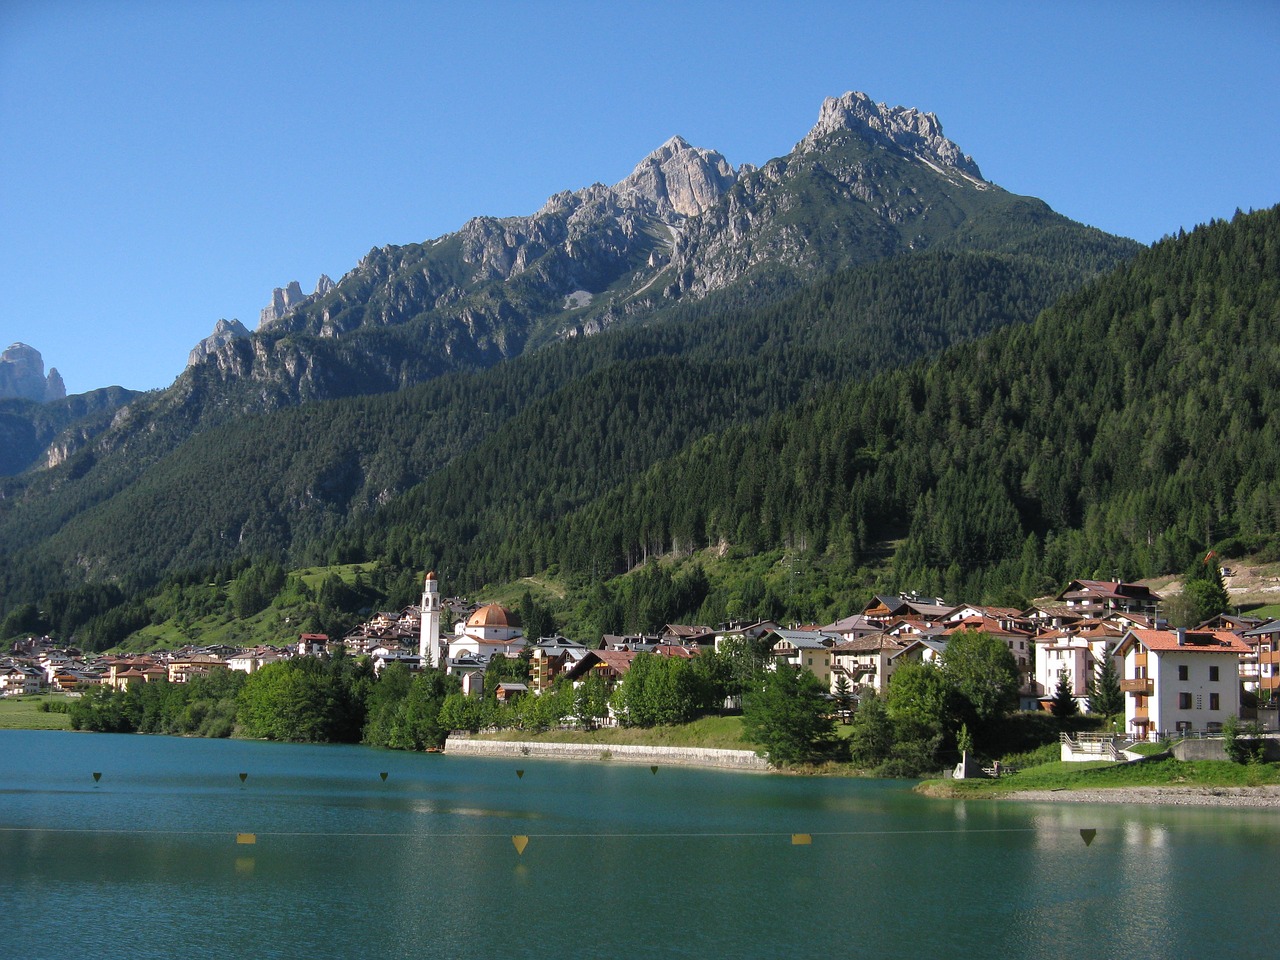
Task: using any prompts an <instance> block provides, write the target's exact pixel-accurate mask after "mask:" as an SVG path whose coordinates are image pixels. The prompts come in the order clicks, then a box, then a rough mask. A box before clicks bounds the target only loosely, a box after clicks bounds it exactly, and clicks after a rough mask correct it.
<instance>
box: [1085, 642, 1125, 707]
mask: <svg viewBox="0 0 1280 960" xmlns="http://www.w3.org/2000/svg"><path fill="white" fill-rule="evenodd" d="M1123 711H1124V694H1123V693H1122V692H1121V690H1120V675H1119V674H1118V673H1117V672H1116V664H1115V661H1114V660H1113V659H1112V658H1111V657H1110V656H1104V657H1103V659H1102V669H1101V670H1100V671H1099V672H1098V674H1097V675H1096V676H1095V677H1094V678H1093V679H1092V680H1091V681H1090V682H1089V712H1090V713H1096V714H1101V715H1103V716H1107V717H1110V716H1114V715H1115V714H1118V713H1121V712H1123Z"/></svg>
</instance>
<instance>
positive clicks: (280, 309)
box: [258, 273, 337, 330]
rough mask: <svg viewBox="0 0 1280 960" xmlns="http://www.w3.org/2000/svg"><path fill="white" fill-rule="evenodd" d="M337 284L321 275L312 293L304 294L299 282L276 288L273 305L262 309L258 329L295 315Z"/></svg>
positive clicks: (273, 293)
mask: <svg viewBox="0 0 1280 960" xmlns="http://www.w3.org/2000/svg"><path fill="white" fill-rule="evenodd" d="M335 286H337V284H335V283H334V282H333V281H332V280H330V279H329V277H328V276H326V275H325V274H323V273H322V274H320V279H319V280H317V281H316V288H315V290H314V291H312V292H311V293H303V292H302V285H301V284H299V283H298V281H297V280H291V281H289V285H288V286H286V287H276V288H275V289H274V290H272V291H271V303H270V304H269V305H268V306H266V307H263V308H262V313H261V314H259V316H258V329H259V330H265V329H266V328H267V327H269V326H271V324H273V323H275V322H276V321H277V320H281V319H283V318H284V317H287V316H288V315H289V314H291V313H293V312H294V311H295V310H297V309H298V308H299V307H302V306H305V305H306V304H308V303H311V302H312V301H313V300H319V299H320V298H321V297H323V296H324V295H325V294H327V293H328V292H329V291H330V290H332V289H333V288H334V287H335Z"/></svg>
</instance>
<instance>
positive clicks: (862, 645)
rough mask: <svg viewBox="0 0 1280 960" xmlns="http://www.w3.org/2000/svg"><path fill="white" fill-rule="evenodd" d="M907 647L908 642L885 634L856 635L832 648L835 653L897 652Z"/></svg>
mask: <svg viewBox="0 0 1280 960" xmlns="http://www.w3.org/2000/svg"><path fill="white" fill-rule="evenodd" d="M905 647H906V642H905V641H903V640H898V639H897V638H895V637H890V636H886V635H884V634H876V635H875V636H873V637H855V638H854V639H852V640H841V641H840V642H839V643H837V644H836V645H835V646H834V647H832V648H831V650H832V652H833V653H879V652H880V651H881V650H892V651H894V652H897V651H899V650H902V649H904V648H905Z"/></svg>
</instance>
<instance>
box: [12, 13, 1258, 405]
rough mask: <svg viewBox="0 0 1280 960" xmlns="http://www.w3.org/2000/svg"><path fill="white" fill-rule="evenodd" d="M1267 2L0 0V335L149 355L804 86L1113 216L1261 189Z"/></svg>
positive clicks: (164, 368)
mask: <svg viewBox="0 0 1280 960" xmlns="http://www.w3.org/2000/svg"><path fill="white" fill-rule="evenodd" d="M1278 50H1280V3H1275V2H1273V0H1258V2H1231V0H1225V2H1203V3H1189V2H1176V0H1166V2H1142V0H1133V2H1125V3H1114V2H1106V3H1089V2H1077V3H1064V4H1037V3H1026V2H1016V3H1014V2H986V3H973V4H968V3H943V2H936V0H935V2H924V0H921V2H914V3H913V2H894V3H860V2H845V3H823V2H803V0H800V2H794V3H787V4H782V3H778V4H766V3H755V2H739V3H715V2H706V3H699V2H685V3H666V2H660V0H656V2H649V3H643V4H641V3H635V4H609V3H599V2H590V3H578V2H557V3H538V2H523V3H514V2H513V3H505V2H474V3H466V4H463V3H456V4H455V3H432V2H417V3H399V2H366V3H359V4H356V3H336V2H326V0H312V2H306V3H290V2H275V3H273V2H254V3H249V2H237V0H224V2H217V0H208V2H162V0H153V2H142V0H0V185H2V186H0V224H2V225H3V229H2V230H0V290H3V291H4V294H5V296H4V298H3V301H0V302H2V303H3V311H2V312H0V340H2V341H4V342H3V344H0V349H2V348H3V346H4V345H7V344H8V343H11V342H13V341H19V340H20V341H23V342H25V343H29V344H31V345H32V346H34V347H35V348H36V349H38V350H40V351H41V353H42V354H43V355H44V359H45V363H46V364H47V365H49V366H55V367H57V368H58V369H59V371H60V372H61V373H62V375H63V377H64V379H65V380H66V383H67V388H68V390H69V391H70V392H72V393H78V392H83V391H86V390H90V389H93V388H95V387H100V386H107V385H110V384H121V385H123V386H127V387H131V388H134V389H149V388H154V387H162V386H167V385H168V384H169V383H170V382H172V380H173V379H174V378H175V377H176V376H177V375H178V374H179V373H181V371H182V368H183V366H184V365H185V362H186V355H187V351H188V350H189V349H190V348H191V347H192V346H193V345H194V344H195V343H196V341H198V340H199V339H201V338H202V337H204V336H206V335H207V334H208V333H209V332H210V331H211V330H212V329H213V325H214V323H215V322H216V321H217V320H218V318H220V317H228V318H230V317H237V318H239V319H240V320H241V321H242V322H244V323H245V324H246V326H248V327H250V328H251V329H252V328H253V327H255V326H256V324H257V318H258V311H259V310H260V309H261V308H262V307H263V306H265V305H266V303H267V302H268V300H269V298H270V294H271V289H272V288H273V287H276V286H283V285H285V284H286V283H287V282H288V281H290V280H298V281H300V282H301V284H302V286H303V288H304V289H306V290H310V289H311V288H312V286H313V285H314V283H315V280H316V278H317V277H318V276H319V275H320V274H321V273H327V274H329V275H330V276H331V277H333V278H334V279H335V280H336V279H338V278H339V277H341V275H342V274H343V273H345V272H346V271H347V270H349V269H351V268H352V267H353V266H354V265H355V264H356V263H357V262H358V261H359V259H360V257H362V256H363V255H364V254H365V253H366V252H367V251H368V250H369V249H370V248H371V247H375V246H382V245H384V244H389V243H391V244H394V243H411V242H416V241H421V240H425V239H429V238H433V237H436V236H439V235H441V234H443V233H447V232H450V231H452V230H456V229H457V228H458V227H460V226H461V225H462V224H463V223H464V222H465V221H466V220H467V219H468V218H469V217H472V216H476V215H482V214H483V215H493V216H504V215H514V214H528V213H532V212H533V211H535V210H536V209H537V208H538V207H540V206H541V204H542V202H543V201H544V200H545V199H546V198H547V197H548V196H549V195H550V194H552V193H555V192H557V191H559V190H565V189H577V188H579V187H583V186H585V185H587V184H589V183H592V182H595V181H600V182H604V183H612V182H615V181H617V180H620V179H622V178H623V177H624V176H626V175H627V174H628V173H629V172H630V170H631V168H632V167H633V166H634V165H635V164H636V162H638V161H639V160H640V159H641V158H642V157H643V156H644V155H645V154H646V153H648V152H649V151H651V150H653V149H654V148H655V147H657V146H658V145H659V144H661V143H662V142H663V141H664V140H666V139H667V138H668V137H670V136H672V135H674V134H680V135H681V136H683V137H685V139H687V140H689V141H690V142H692V143H695V144H697V145H699V146H704V147H709V148H713V149H716V150H719V151H720V152H721V153H723V154H724V155H725V156H726V157H727V158H728V160H729V161H730V162H731V163H733V164H735V165H737V164H741V163H744V162H748V163H755V164H760V163H763V162H765V161H766V160H768V159H770V158H771V157H775V156H779V155H782V154H785V153H787V152H788V151H789V150H790V149H791V147H792V146H793V145H794V144H795V143H796V141H798V140H799V139H800V138H801V137H803V136H804V134H805V133H806V131H807V130H808V129H809V127H811V126H812V125H813V123H814V121H815V120H816V119H817V115H818V108H819V105H820V104H821V102H822V99H823V98H824V97H827V96H835V95H839V94H841V93H843V92H845V91H847V90H862V91H864V92H866V93H868V94H869V95H870V96H872V97H873V98H874V99H876V100H880V101H885V102H887V103H888V104H890V105H903V106H914V107H917V108H919V109H921V110H925V111H931V112H933V113H936V114H937V115H938V118H939V119H940V121H941V122H942V125H943V130H944V132H945V133H946V135H947V136H948V137H950V138H951V139H952V140H954V141H956V142H957V143H958V144H959V145H960V146H961V148H962V149H963V150H964V151H965V152H966V153H969V154H971V155H972V156H973V158H974V159H975V160H976V161H977V163H978V164H979V166H980V167H981V168H982V172H983V174H984V175H985V176H986V177H987V178H988V179H989V180H992V181H994V182H995V183H998V184H999V185H1001V186H1002V187H1004V188H1006V189H1008V190H1011V191H1013V192H1015V193H1022V194H1029V195H1032V196H1037V197H1040V198H1042V199H1043V200H1045V201H1047V202H1048V203H1049V204H1050V205H1051V206H1052V207H1053V208H1054V209H1055V210H1058V211H1059V212H1061V213H1063V214H1065V215H1067V216H1069V217H1072V218H1073V219H1076V220H1080V221H1082V222H1085V223H1089V224H1092V225H1094V226H1098V227H1101V228H1102V229H1105V230H1108V231H1111V232H1113V233H1118V234H1123V235H1125V236H1129V237H1133V238H1135V239H1137V240H1140V241H1142V242H1144V243H1149V242H1152V241H1154V240H1157V239H1159V238H1160V237H1161V236H1163V235H1165V234H1168V233H1176V232H1177V231H1178V229H1179V228H1187V229H1190V228H1192V227H1193V226H1195V225H1196V224H1197V223H1202V222H1204V221H1206V220H1208V219H1210V218H1214V217H1230V216H1231V215H1232V214H1233V213H1234V211H1235V209H1236V208H1237V207H1239V208H1242V209H1246V210H1247V209H1250V208H1262V207H1268V206H1271V205H1273V204H1275V203H1277V202H1280V178H1278V177H1277V171H1278V170H1280V123H1278V122H1277V119H1278V117H1277V112H1278V110H1277V106H1278V105H1280V56H1277V51H1278Z"/></svg>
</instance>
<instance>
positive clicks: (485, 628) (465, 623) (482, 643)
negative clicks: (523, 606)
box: [418, 572, 524, 666]
mask: <svg viewBox="0 0 1280 960" xmlns="http://www.w3.org/2000/svg"><path fill="white" fill-rule="evenodd" d="M440 614H441V602H440V584H439V581H437V580H436V575H435V573H434V572H431V573H428V574H427V576H426V580H425V581H424V583H423V588H422V634H421V638H420V639H419V641H418V655H419V656H420V657H421V658H422V663H423V666H427V665H428V664H430V665H431V666H440V665H441V664H447V661H448V660H457V659H463V658H465V659H467V660H470V661H476V660H480V661H487V660H488V659H489V658H490V657H492V656H493V655H494V654H495V653H501V654H503V655H504V656H508V657H514V656H517V655H519V653H520V651H521V650H523V649H524V631H523V630H522V629H521V626H520V618H519V617H518V616H517V615H516V614H515V613H514V612H513V611H511V610H508V609H507V608H506V607H504V606H502V605H501V604H498V603H489V604H485V605H484V606H483V607H481V608H480V609H478V610H476V611H475V612H474V613H472V614H471V616H469V617H467V619H466V620H459V621H458V622H457V623H456V624H455V625H454V630H453V636H452V637H451V638H449V640H448V642H447V643H446V641H445V640H444V638H443V637H442V636H441V635H440ZM445 658H447V660H446V659H445Z"/></svg>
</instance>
